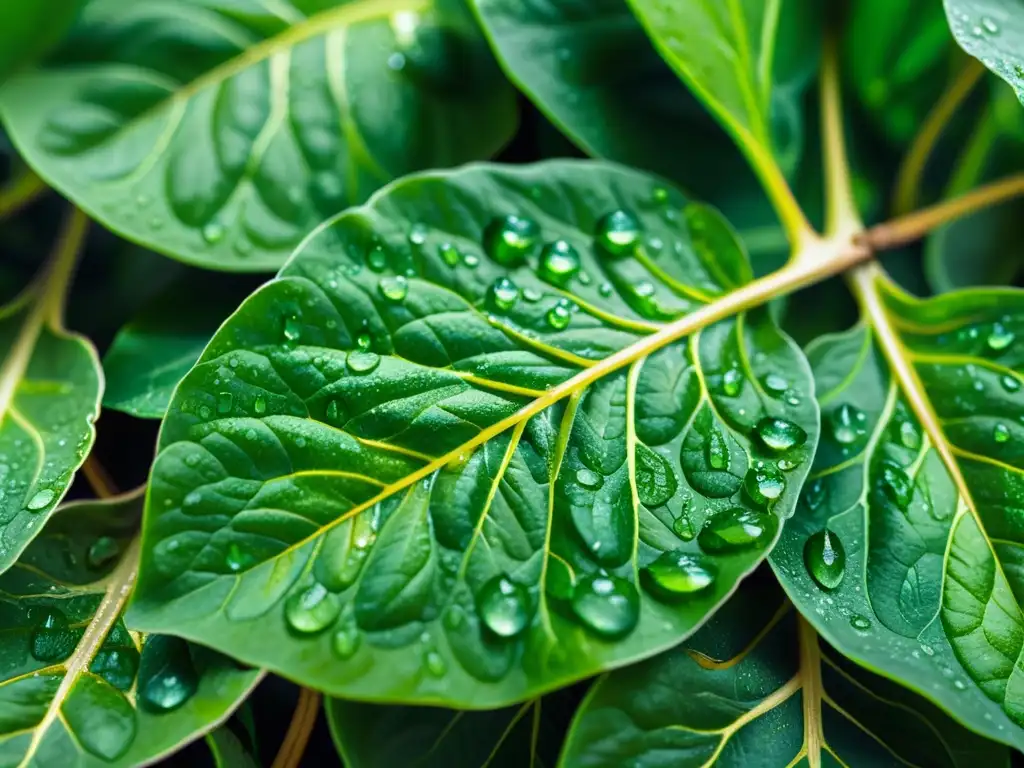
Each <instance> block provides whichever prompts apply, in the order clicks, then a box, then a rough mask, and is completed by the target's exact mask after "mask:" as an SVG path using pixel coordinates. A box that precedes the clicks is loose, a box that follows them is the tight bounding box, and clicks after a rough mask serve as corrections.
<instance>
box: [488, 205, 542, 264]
mask: <svg viewBox="0 0 1024 768" xmlns="http://www.w3.org/2000/svg"><path fill="white" fill-rule="evenodd" d="M539 238H540V227H539V226H538V225H537V222H535V221H533V220H532V219H528V218H526V217H523V216H515V215H510V216H501V217H498V218H496V219H494V220H492V221H491V223H490V224H488V225H487V227H486V228H485V229H484V236H483V246H484V250H485V251H486V252H487V255H488V256H490V257H491V258H492V259H494V260H495V261H496V262H498V263H499V264H501V265H502V266H505V267H515V266H519V265H520V264H522V263H524V262H525V261H526V257H527V256H529V255H530V254H531V253H532V252H533V249H534V248H535V247H536V246H537V243H538V241H539Z"/></svg>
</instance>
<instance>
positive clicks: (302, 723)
mask: <svg viewBox="0 0 1024 768" xmlns="http://www.w3.org/2000/svg"><path fill="white" fill-rule="evenodd" d="M319 712H320V694H319V693H317V692H316V691H313V690H310V689H309V688H301V689H299V700H298V701H297V702H296V704H295V712H294V713H293V714H292V721H291V724H290V725H289V726H288V732H287V733H286V734H285V736H284V741H282V742H281V748H280V749H279V750H278V751H277V756H276V757H275V758H274V762H273V765H272V766H271V768H298V766H299V764H300V763H301V762H302V755H303V753H304V752H305V751H306V744H307V743H309V736H310V734H311V733H312V732H313V726H314V725H316V718H317V715H318V714H319Z"/></svg>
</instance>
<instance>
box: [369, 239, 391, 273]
mask: <svg viewBox="0 0 1024 768" xmlns="http://www.w3.org/2000/svg"><path fill="white" fill-rule="evenodd" d="M366 266H368V267H369V268H370V269H372V270H373V271H374V272H383V271H384V270H385V269H386V268H387V266H388V256H387V254H386V253H384V249H383V248H381V247H380V246H379V245H375V246H374V247H373V248H371V249H370V250H369V251H367V253H366Z"/></svg>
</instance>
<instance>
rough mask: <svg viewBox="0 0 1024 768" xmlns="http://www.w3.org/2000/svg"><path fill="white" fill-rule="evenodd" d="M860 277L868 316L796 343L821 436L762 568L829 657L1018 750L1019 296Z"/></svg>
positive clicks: (1021, 543) (1022, 303)
mask: <svg viewBox="0 0 1024 768" xmlns="http://www.w3.org/2000/svg"><path fill="white" fill-rule="evenodd" d="M862 285H863V286H864V287H863V290H864V292H865V294H866V295H867V296H868V297H869V298H866V299H864V300H863V303H864V305H865V306H868V307H870V315H869V317H868V318H865V320H864V321H863V322H862V324H861V325H859V326H857V327H855V328H853V329H852V330H850V331H848V332H846V333H843V334H839V335H836V336H831V337H826V338H824V339H822V340H821V341H819V342H817V343H815V344H813V345H811V347H810V348H809V349H808V355H809V357H810V359H811V362H812V365H813V367H814V371H815V381H816V386H815V391H816V392H817V396H818V398H819V402H820V403H821V408H822V421H823V429H822V432H823V435H822V439H821V442H820V445H819V448H818V452H817V455H816V457H815V464H814V471H813V473H812V475H811V477H810V479H809V480H808V483H807V485H806V486H805V488H804V492H803V496H802V497H801V499H802V500H801V504H800V506H799V508H798V511H797V514H796V515H795V517H794V518H793V519H792V520H790V521H789V522H788V523H787V525H786V528H785V530H784V532H783V535H782V539H781V541H780V544H779V546H778V547H776V549H775V550H774V552H773V553H772V557H771V562H772V565H773V567H774V569H775V571H776V573H777V574H778V576H779V578H780V580H781V581H782V583H783V585H784V586H785V588H786V591H787V592H788V593H789V595H790V597H791V598H792V599H793V601H794V602H795V603H796V604H797V606H798V607H799V608H800V609H801V611H802V612H803V613H804V614H805V615H806V616H807V617H808V620H809V621H810V622H811V623H812V624H814V626H815V627H816V628H817V629H818V631H820V632H821V633H822V634H823V635H824V636H825V637H826V638H828V640H829V641H830V642H831V643H832V644H833V645H835V646H836V648H837V649H838V650H839V651H840V652H841V653H842V654H844V655H845V656H848V657H850V658H851V659H853V660H854V661H856V662H859V663H861V664H864V665H866V666H868V667H870V668H872V669H875V670H878V671H880V672H881V673H883V674H885V675H887V676H889V677H891V678H893V679H894V680H897V681H898V682H900V683H902V684H904V685H906V686H908V687H910V688H912V689H914V690H916V691H919V692H920V693H922V694H923V695H924V696H926V697H927V698H929V699H931V700H932V701H935V702H936V703H937V704H939V705H940V706H941V707H942V708H943V709H945V710H946V711H948V712H950V713H951V714H952V715H953V716H954V717H956V718H957V719H958V720H959V721H961V722H963V723H964V724H965V725H966V726H967V727H969V728H971V729H972V730H974V731H977V732H978V733H982V734H985V735H986V736H988V737H989V738H992V739H995V740H997V741H1000V742H1003V743H1006V744H1011V745H1013V746H1015V747H1018V748H1019V747H1020V746H1021V745H1024V730H1022V726H1024V703H1022V701H1024V700H1022V698H1021V694H1020V692H1019V689H1018V687H1017V685H1018V684H1017V682H1016V680H1017V675H1019V671H1018V669H1019V668H1018V665H1019V664H1020V662H1019V661H1018V657H1021V656H1022V654H1024V614H1022V610H1021V605H1022V604H1021V596H1022V595H1024V592H1022V591H1021V584H1020V583H1019V579H1020V576H1019V574H1020V568H1019V563H1020V562H1021V559H1022V558H1021V554H1020V553H1021V552H1022V551H1024V549H1022V547H1024V539H1022V537H1021V534H1020V532H1019V531H1018V527H1017V525H1016V522H1015V521H1016V519H1017V517H1018V516H1019V515H1020V512H1021V510H1020V498H1021V476H1022V472H1024V462H1022V459H1021V456H1022V454H1021V449H1020V446H1021V445H1022V441H1024V433H1022V432H1021V429H1022V427H1021V417H1022V416H1024V391H1022V382H1024V379H1022V377H1021V372H1022V370H1024V365H1022V351H1024V346H1022V345H1021V344H1020V342H1019V341H1018V340H1017V339H1019V338H1020V337H1021V334H1024V324H1022V318H1024V293H1021V292H1019V291H1015V290H1012V289H1002V290H974V291H963V292H958V293H949V294H945V295H943V296H941V297H938V298H934V299H930V300H927V301H921V300H917V299H913V298H911V297H909V296H907V295H906V294H903V293H902V292H901V291H900V290H899V289H898V288H896V287H895V286H894V285H893V284H892V283H890V282H888V281H883V280H882V279H881V278H871V279H870V280H868V279H865V280H864V281H863V283H862ZM822 531H828V532H830V535H831V536H833V537H835V539H836V540H837V541H839V542H841V544H842V546H843V551H844V555H845V557H844V560H845V568H844V570H845V575H844V576H843V577H842V578H841V580H839V582H838V583H834V582H835V579H831V581H830V580H829V579H828V578H827V577H826V579H825V580H823V579H822V578H820V573H822V572H824V573H826V574H827V570H825V571H823V570H822V569H821V567H820V566H821V564H820V563H818V562H816V561H814V560H809V559H808V558H809V557H810V554H809V553H811V552H812V551H814V546H813V545H812V544H811V543H810V542H811V541H812V539H813V538H814V537H816V536H820V534H821V532H822ZM817 551H819V552H820V551H821V548H820V547H819V548H818V550H817Z"/></svg>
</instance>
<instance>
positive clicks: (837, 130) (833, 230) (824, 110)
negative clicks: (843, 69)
mask: <svg viewBox="0 0 1024 768" xmlns="http://www.w3.org/2000/svg"><path fill="white" fill-rule="evenodd" d="M821 135H822V156H823V161H824V166H825V236H826V237H828V238H835V239H843V240H849V239H851V238H852V237H853V236H854V235H855V234H857V233H858V232H860V231H861V230H863V229H864V224H863V222H862V221H861V218H860V213H858V211H857V203H856V201H855V200H854V197H853V183H852V181H851V179H850V163H849V161H848V159H847V155H846V137H845V135H844V132H843V105H842V96H841V93H840V90H839V52H838V50H837V47H836V42H835V40H834V39H832V38H829V39H828V40H827V41H826V43H825V53H824V62H823V64H822V70H821Z"/></svg>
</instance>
